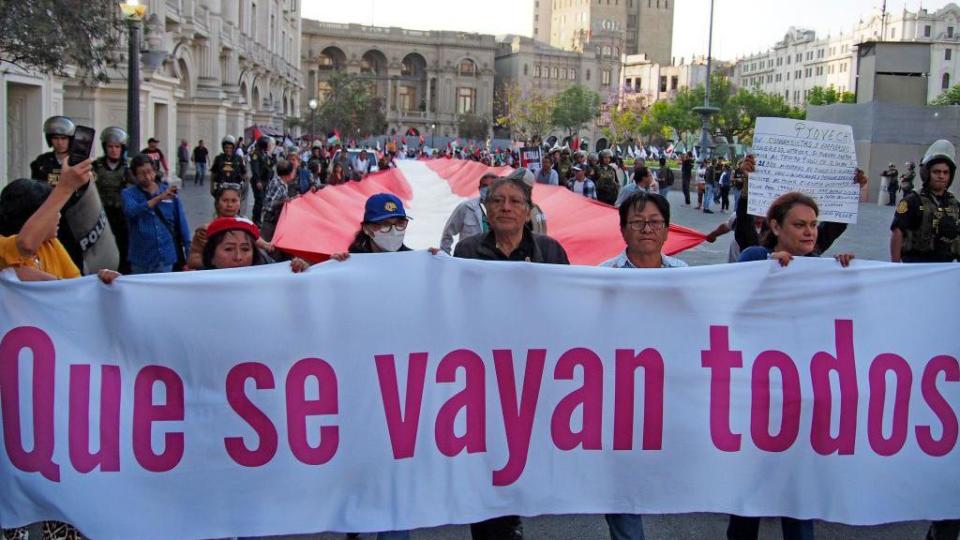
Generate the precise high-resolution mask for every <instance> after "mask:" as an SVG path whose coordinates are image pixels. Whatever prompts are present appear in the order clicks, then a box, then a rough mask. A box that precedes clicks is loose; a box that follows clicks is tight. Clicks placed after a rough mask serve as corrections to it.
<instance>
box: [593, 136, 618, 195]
mask: <svg viewBox="0 0 960 540" xmlns="http://www.w3.org/2000/svg"><path fill="white" fill-rule="evenodd" d="M612 161H613V152H612V151H610V150H609V149H605V150H601V151H600V163H599V164H598V165H597V166H596V172H595V175H596V176H595V177H594V182H595V183H596V184H597V200H598V201H601V202H605V203H607V204H613V203H615V202H617V195H619V194H620V179H619V178H618V177H617V168H616V167H615V166H614V165H613V164H612V163H611V162H612Z"/></svg>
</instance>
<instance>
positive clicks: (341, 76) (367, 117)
mask: <svg viewBox="0 0 960 540" xmlns="http://www.w3.org/2000/svg"><path fill="white" fill-rule="evenodd" d="M327 84H328V85H329V87H330V90H329V91H328V92H327V93H326V95H325V96H324V99H323V102H322V103H321V104H320V107H319V108H318V109H317V124H318V125H319V126H324V127H325V129H338V130H339V131H340V133H341V134H342V135H343V136H344V137H353V136H356V137H357V138H362V137H367V136H370V135H379V134H382V133H384V132H385V131H386V129H387V118H386V116H385V115H384V112H383V100H382V99H381V98H379V97H377V95H376V89H375V88H374V86H373V85H372V84H370V81H369V80H366V79H364V78H362V77H360V76H357V75H351V74H348V73H345V72H335V73H333V75H331V76H330V79H329V80H328V81H327Z"/></svg>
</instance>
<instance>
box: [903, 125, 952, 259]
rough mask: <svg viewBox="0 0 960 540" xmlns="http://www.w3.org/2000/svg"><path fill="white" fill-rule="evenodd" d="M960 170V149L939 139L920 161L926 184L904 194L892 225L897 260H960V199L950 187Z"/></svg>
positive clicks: (921, 174) (921, 173) (923, 181)
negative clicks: (959, 161)
mask: <svg viewBox="0 0 960 540" xmlns="http://www.w3.org/2000/svg"><path fill="white" fill-rule="evenodd" d="M956 173H957V152H956V149H955V148H954V146H953V144H952V143H950V141H946V140H939V141H937V142H935V143H933V144H932V145H931V146H930V148H929V149H928V150H927V153H926V155H924V157H923V161H921V162H920V179H921V181H922V187H921V189H920V191H919V192H916V191H914V192H911V193H908V194H906V195H905V196H904V198H903V200H901V201H900V204H899V205H897V212H896V214H895V215H894V218H893V224H891V225H890V231H891V235H890V260H892V261H893V262H901V261H902V262H951V261H956V260H960V202H958V201H957V198H956V197H954V196H953V194H952V193H950V192H949V191H947V190H948V189H949V188H950V185H951V184H952V183H953V179H954V177H955V176H956Z"/></svg>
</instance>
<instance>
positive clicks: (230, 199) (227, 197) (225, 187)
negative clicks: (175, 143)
mask: <svg viewBox="0 0 960 540" xmlns="http://www.w3.org/2000/svg"><path fill="white" fill-rule="evenodd" d="M241 201H242V197H241V195H240V185H239V184H222V187H221V188H220V189H219V190H218V191H217V192H216V200H215V201H214V209H215V210H216V213H217V216H216V217H218V218H221V217H229V218H232V217H238V216H239V215H240V206H241ZM208 226H209V225H201V226H200V227H197V229H196V230H195V231H193V240H191V241H190V253H189V255H187V268H189V269H191V270H202V269H203V248H204V246H206V245H207V237H208V234H207V227H208ZM256 247H258V248H260V249H261V250H263V251H265V252H267V253H272V252H273V246H272V245H271V244H270V243H269V242H267V241H266V240H264V239H262V238H259V237H258V238H257V241H256Z"/></svg>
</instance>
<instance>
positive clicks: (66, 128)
mask: <svg viewBox="0 0 960 540" xmlns="http://www.w3.org/2000/svg"><path fill="white" fill-rule="evenodd" d="M76 130H77V125H76V124H74V123H73V120H71V119H69V118H67V117H66V116H51V117H50V118H47V121H46V122H44V123H43V135H44V137H46V139H47V146H53V143H52V142H51V137H53V136H54V135H63V136H65V137H73V133H74V132H75V131H76Z"/></svg>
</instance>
